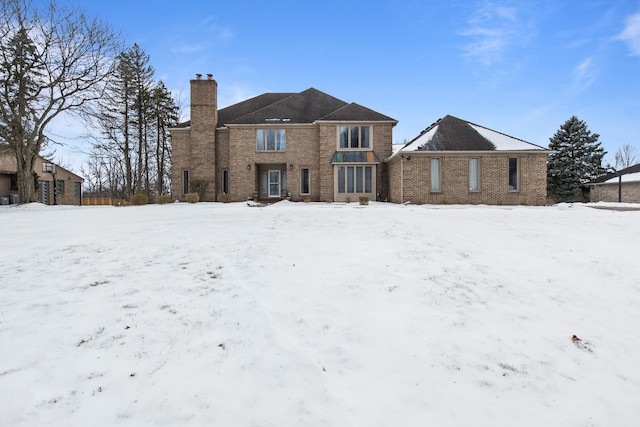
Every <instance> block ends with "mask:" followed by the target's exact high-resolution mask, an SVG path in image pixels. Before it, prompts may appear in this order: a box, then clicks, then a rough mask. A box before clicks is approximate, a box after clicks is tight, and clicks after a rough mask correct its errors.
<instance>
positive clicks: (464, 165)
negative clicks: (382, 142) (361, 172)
mask: <svg viewBox="0 0 640 427" xmlns="http://www.w3.org/2000/svg"><path fill="white" fill-rule="evenodd" d="M550 152H551V151H549V150H548V149H546V148H544V147H540V146H538V145H534V144H531V143H529V142H526V141H523V140H521V139H518V138H514V137H511V136H508V135H505V134H503V133H500V132H496V131H494V130H491V129H488V128H486V127H484V126H479V125H476V124H473V123H470V122H467V121H465V120H461V119H458V118H456V117H453V116H445V117H443V118H442V119H440V120H438V121H437V122H435V123H433V124H432V125H431V126H429V127H428V128H427V129H425V130H424V131H423V132H422V133H421V134H420V135H418V136H417V137H416V138H414V139H413V140H412V141H410V142H408V143H407V144H405V146H404V147H402V149H400V150H399V151H397V152H396V153H395V154H394V155H393V156H392V157H391V158H389V159H388V160H387V161H386V163H387V164H388V168H389V177H390V184H389V187H390V197H389V200H390V201H391V202H395V203H406V202H410V203H416V204H422V203H427V204H446V203H460V204H491V205H496V204H497V205H519V204H524V205H544V204H546V203H547V156H548V155H549V153H550Z"/></svg>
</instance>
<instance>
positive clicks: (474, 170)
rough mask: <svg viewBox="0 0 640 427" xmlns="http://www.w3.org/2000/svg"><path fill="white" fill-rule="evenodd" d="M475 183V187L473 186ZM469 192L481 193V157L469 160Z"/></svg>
mask: <svg viewBox="0 0 640 427" xmlns="http://www.w3.org/2000/svg"><path fill="white" fill-rule="evenodd" d="M474 163H475V166H474ZM474 183H475V186H474V185H473V184H474ZM469 191H470V192H472V193H477V192H479V191H480V157H471V158H470V159H469Z"/></svg>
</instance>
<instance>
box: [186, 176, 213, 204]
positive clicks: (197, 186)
mask: <svg viewBox="0 0 640 427" xmlns="http://www.w3.org/2000/svg"><path fill="white" fill-rule="evenodd" d="M208 186H209V183H208V182H207V181H205V180H204V179H194V180H191V183H190V184H189V189H190V190H191V192H192V193H198V196H200V198H199V199H198V200H197V201H200V200H204V196H205V193H206V192H207V187H208ZM191 203H195V202H191Z"/></svg>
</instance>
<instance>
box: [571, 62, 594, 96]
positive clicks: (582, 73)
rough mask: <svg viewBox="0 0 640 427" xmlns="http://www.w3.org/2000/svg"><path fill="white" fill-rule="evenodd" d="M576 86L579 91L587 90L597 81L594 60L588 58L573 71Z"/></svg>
mask: <svg viewBox="0 0 640 427" xmlns="http://www.w3.org/2000/svg"><path fill="white" fill-rule="evenodd" d="M573 77H574V81H573V84H574V86H575V87H576V88H577V89H579V90H582V89H586V88H587V87H589V86H591V84H592V83H593V82H594V81H595V80H596V69H595V63H594V60H593V58H587V59H585V60H584V61H582V62H581V63H580V64H578V66H577V67H575V68H574V69H573Z"/></svg>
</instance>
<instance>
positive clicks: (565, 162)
mask: <svg viewBox="0 0 640 427" xmlns="http://www.w3.org/2000/svg"><path fill="white" fill-rule="evenodd" d="M598 138H600V135H598V134H595V133H594V134H592V133H591V131H589V130H588V129H587V124H586V123H585V122H584V121H582V120H579V119H578V118H577V117H576V116H573V117H571V118H570V119H569V120H567V121H566V122H565V123H564V124H563V125H562V126H560V129H559V130H558V131H557V132H556V133H555V135H553V137H552V138H549V141H550V144H549V149H551V150H553V153H551V154H550V155H549V161H548V163H547V182H548V189H549V192H550V194H551V196H552V197H555V198H556V199H557V200H558V201H565V202H569V201H579V200H582V199H583V193H582V189H583V186H584V184H585V183H587V182H589V181H590V180H592V179H594V178H596V177H598V176H600V175H602V174H603V173H604V172H605V170H604V168H603V167H602V158H603V157H604V155H605V154H606V152H605V151H604V149H603V148H602V146H601V144H600V142H599V141H598Z"/></svg>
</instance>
